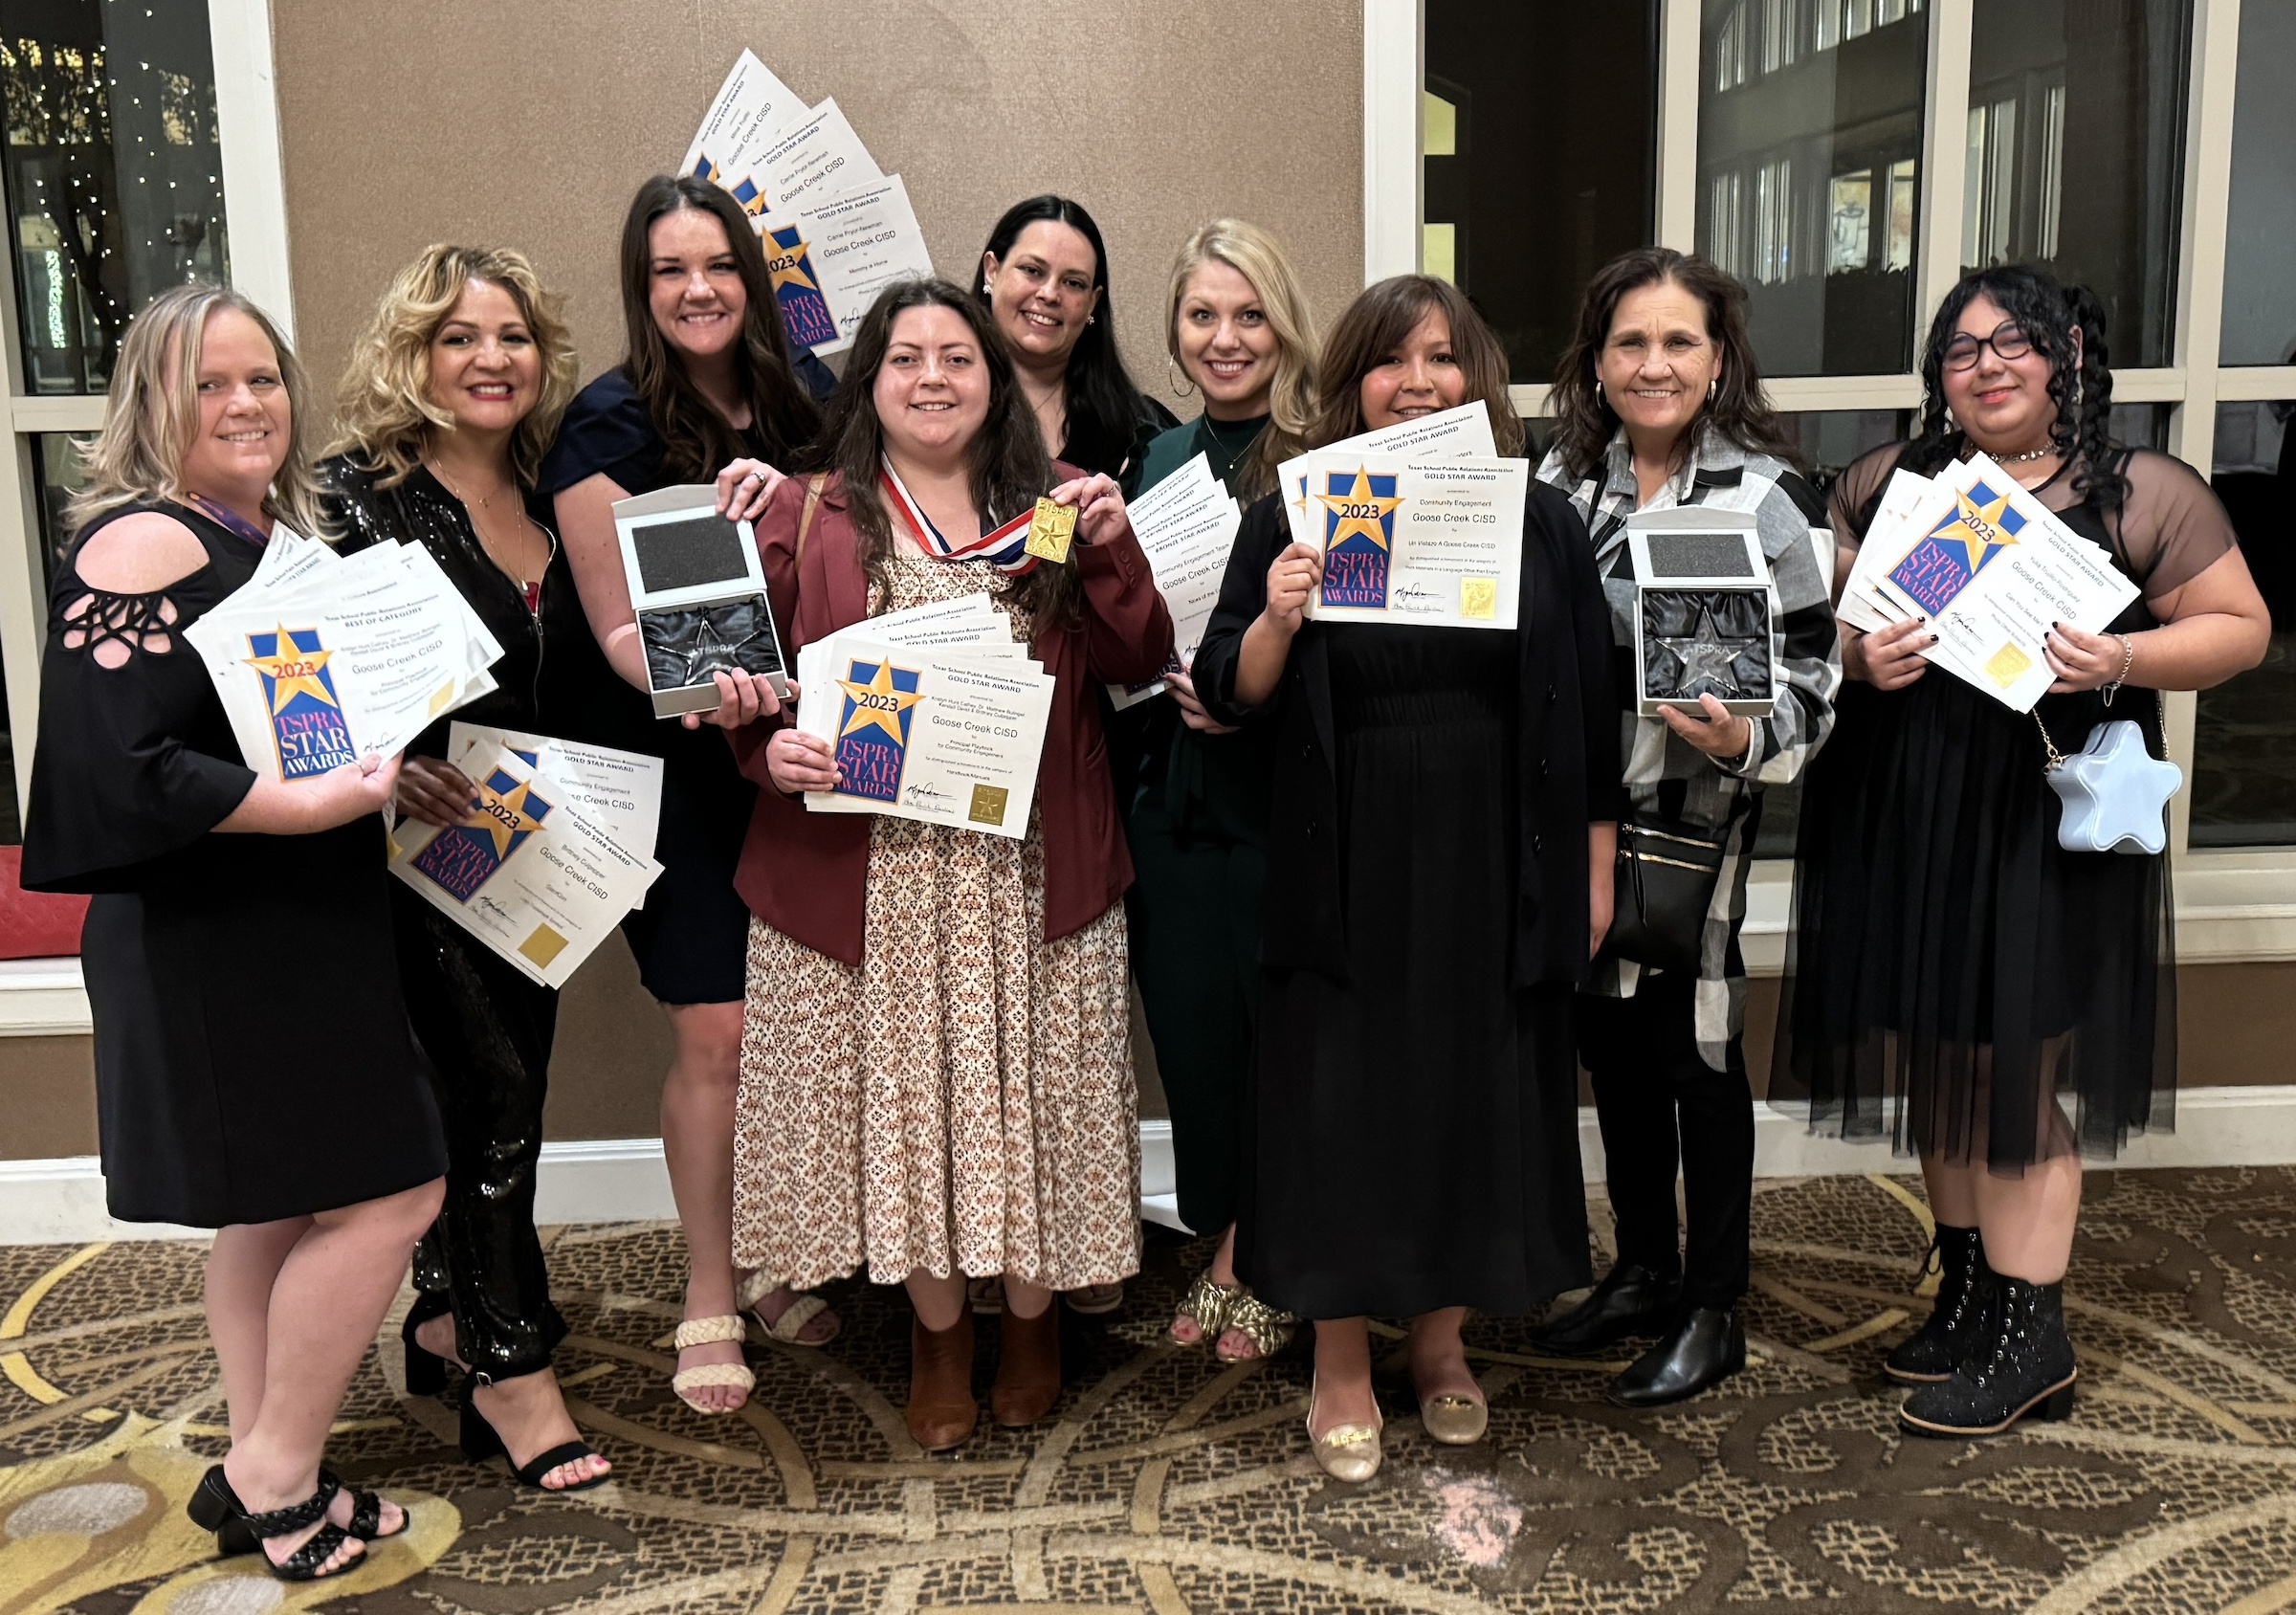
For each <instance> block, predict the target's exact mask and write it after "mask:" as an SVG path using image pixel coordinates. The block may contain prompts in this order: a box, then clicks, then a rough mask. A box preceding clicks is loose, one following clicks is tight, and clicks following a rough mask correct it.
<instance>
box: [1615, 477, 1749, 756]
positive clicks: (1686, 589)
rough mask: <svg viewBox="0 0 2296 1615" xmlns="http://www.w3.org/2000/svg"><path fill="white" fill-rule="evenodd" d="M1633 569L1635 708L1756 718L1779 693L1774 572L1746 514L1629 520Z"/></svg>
mask: <svg viewBox="0 0 2296 1615" xmlns="http://www.w3.org/2000/svg"><path fill="white" fill-rule="evenodd" d="M1626 542H1627V550H1628V554H1629V557H1630V558H1631V560H1632V563H1633V567H1634V665H1635V672H1636V677H1637V680H1638V685H1637V689H1636V691H1635V697H1636V703H1635V710H1636V711H1637V712H1639V713H1640V714H1642V716H1644V717H1645V718H1654V717H1656V716H1657V715H1658V709H1659V708H1660V707H1661V706H1671V707H1674V708H1677V709H1679V710H1683V711H1688V712H1697V711H1699V710H1700V708H1699V701H1698V697H1701V696H1711V697H1714V698H1715V699H1716V700H1718V701H1720V702H1721V703H1722V705H1723V708H1724V709H1725V710H1726V711H1729V712H1733V713H1738V714H1742V715H1744V716H1746V717H1758V716H1759V715H1760V714H1762V713H1766V712H1768V711H1769V710H1770V707H1771V703H1772V699H1773V696H1774V693H1775V685H1774V682H1773V680H1774V678H1775V670H1774V668H1773V666H1772V662H1771V646H1772V638H1771V634H1772V631H1774V630H1775V629H1776V627H1777V622H1776V613H1775V611H1774V609H1773V608H1772V604H1771V594H1770V569H1769V567H1768V565H1767V564H1765V563H1764V562H1763V559H1762V545H1761V539H1760V536H1759V534H1758V533H1757V532H1756V531H1755V518H1754V516H1753V515H1752V514H1751V513H1750V512H1745V511H1734V510H1714V509H1710V508H1708V507H1706V506H1703V505H1684V506H1680V507H1678V508H1676V509H1673V510H1664V511H1652V512H1648V513H1646V514H1644V515H1640V516H1636V517H1633V518H1632V519H1630V520H1628V521H1627V523H1626Z"/></svg>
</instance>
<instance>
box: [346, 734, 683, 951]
mask: <svg viewBox="0 0 2296 1615" xmlns="http://www.w3.org/2000/svg"><path fill="white" fill-rule="evenodd" d="M461 767H462V770H463V772H464V773H466V774H468V775H470V776H471V779H472V782H473V783H474V784H475V785H476V786H477V787H478V798H477V802H476V804H475V806H474V807H473V808H472V809H471V813H470V816H469V817H468V818H467V819H465V820H464V821H463V822H462V823H461V824H459V825H454V826H453V827H451V828H449V829H446V830H441V829H439V828H438V827H436V826H435V825H426V824H421V823H417V822H413V821H408V820H402V821H401V822H400V823H399V825H398V826H397V828H396V829H395V830H394V831H393V832H392V840H393V842H394V844H395V845H396V847H397V849H398V850H397V851H396V852H394V853H393V854H392V856H391V860H390V872H391V874H394V875H396V876H397V877H398V878H399V879H401V880H403V881H405V882H406V883H407V884H408V886H410V887H412V888H413V889H414V890H415V891H416V892H418V893H420V894H421V895H422V896H423V898H424V900H425V901H427V902H429V903H430V904H431V906H432V907H433V908H436V909H437V910H438V911H439V912H440V913H442V914H444V915H446V916H447V917H448V918H451V919H453V921H454V922H455V923H456V924H458V925H460V926H461V927H462V928H463V929H464V930H466V931H468V932H470V933H471V934H472V935H473V936H475V937H476V938H477V939H478V940H480V941H482V942H484V943H486V945H487V946H488V947H490V948H492V949H494V950H495V952H496V953H497V954H499V955H500V956H501V957H502V958H503V959H505V960H507V961H509V962H511V963H512V964H513V965H515V966H517V967H518V968H519V970H520V971H522V972H523V973H524V974H525V975H527V976H528V977H530V978H531V979H533V980H535V981H537V982H540V983H541V984H543V985H544V986H549V987H562V986H563V985H565V984H566V982H567V979H568V978H570V977H571V976H572V975H573V974H574V972H575V970H576V969H577V968H579V967H580V965H581V964H582V962H583V961H584V960H585V959H587V958H588V957H589V956H590V954H591V952H592V951H593V950H595V949H596V947H597V946H598V944H599V943H600V942H602V941H604V940H606V939H607V936H608V935H609V934H610V933H611V932H612V931H613V929H614V927H615V925H617V924H618V923H619V922H620V921H621V918H622V916H623V915H624V914H626V913H628V912H629V909H630V908H631V907H633V906H634V905H635V903H636V901H637V899H638V898H640V897H642V896H645V893H646V888H647V887H648V886H650V885H651V884H652V882H653V879H654V877H655V876H656V875H658V874H660V873H661V866H660V865H659V864H657V863H655V862H654V861H653V860H652V859H651V857H645V856H641V855H640V854H639V853H637V852H633V851H632V850H630V849H629V848H627V847H624V846H623V845H622V844H621V843H620V842H618V841H617V840H616V839H615V838H614V837H613V836H612V835H610V834H609V833H607V830H604V829H603V828H602V827H601V826H599V825H598V824H597V823H596V822H595V821H594V820H591V819H589V818H587V817H585V816H584V814H583V813H582V811H581V809H580V808H576V807H574V806H573V805H572V803H571V802H570V801H568V800H567V794H568V793H567V792H565V791H564V790H563V788H562V787H561V786H560V785H558V783H557V782H555V781H554V780H552V779H551V778H550V777H549V775H548V774H547V773H545V772H538V771H537V770H536V769H535V768H534V767H533V766H532V765H530V764H529V763H527V762H526V761H525V760H524V759H523V758H521V757H520V756H519V754H518V753H517V752H515V751H512V750H509V749H508V748H506V747H503V746H501V745H498V744H497V745H494V746H492V747H485V746H481V747H479V748H477V749H475V750H474V751H472V752H471V753H470V754H469V755H468V757H467V759H466V760H465V761H464V762H463V763H462V764H461Z"/></svg>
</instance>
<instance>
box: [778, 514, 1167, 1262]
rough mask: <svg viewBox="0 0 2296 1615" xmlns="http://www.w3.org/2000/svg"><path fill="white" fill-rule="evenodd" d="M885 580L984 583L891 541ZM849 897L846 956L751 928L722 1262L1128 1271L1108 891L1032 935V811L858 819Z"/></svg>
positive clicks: (1015, 625) (1123, 1045)
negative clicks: (1080, 920) (860, 929)
mask: <svg viewBox="0 0 2296 1615" xmlns="http://www.w3.org/2000/svg"><path fill="white" fill-rule="evenodd" d="M888 572H889V581H890V584H891V592H892V598H891V599H890V600H887V601H884V602H882V603H881V607H880V608H881V609H882V610H905V609H907V608H911V607H913V606H921V605H926V604H930V603H933V602H937V601H942V600H953V599H956V598H958V597H959V596H960V595H965V594H971V593H975V592H978V591H979V590H980V589H982V587H985V586H990V585H991V584H993V583H994V581H995V576H994V574H993V573H991V572H989V571H988V569H987V568H986V567H985V565H984V564H981V563H971V564H951V563H948V562H942V561H936V560H930V559H927V558H925V557H923V556H920V555H916V554H915V553H914V552H910V551H906V550H896V552H895V553H894V556H893V557H892V558H891V560H890V561H889V562H888ZM993 592H994V590H993V589H992V593H993ZM997 604H998V608H999V609H1000V610H1003V611H1004V612H1005V614H1006V615H1007V616H1009V617H1010V618H1011V619H1012V630H1013V637H1014V638H1015V639H1018V640H1021V641H1022V642H1024V643H1026V642H1027V641H1028V640H1029V639H1030V638H1031V637H1032V636H1033V632H1034V624H1033V623H1032V622H1031V621H1030V619H1029V614H1028V613H1027V611H1026V610H1025V609H1023V608H1019V607H1017V606H1015V605H1013V604H1012V603H1010V602H1008V601H1005V600H1004V599H1001V598H1000V599H999V600H998V602H997ZM865 904H866V906H865V911H864V912H865V915H866V929H865V931H864V940H863V943H862V958H861V962H860V964H859V965H857V966H856V965H850V964H846V963H844V962H841V961H838V960H834V959H830V958H828V957H827V956H826V955H823V954H819V953H816V952H814V951H813V950H812V949H811V948H808V947H806V946H804V945H803V944H802V943H799V942H797V941H794V940H791V939H790V938H788V937H785V936H784V935H783V934H782V933H781V932H779V931H776V930H774V929H773V928H772V927H771V926H769V925H767V924H766V923H765V922H764V921H763V920H753V921H752V922H751V925H750V934H749V993H748V1010H747V1015H746V1019H745V1024H744V1026H743V1029H742V1039H741V1087H740V1097H739V1099H738V1100H737V1108H736V1116H735V1126H734V1259H735V1261H736V1262H737V1263H738V1264H740V1266H742V1267H756V1268H759V1269H762V1271H763V1272H765V1273H766V1274H767V1275H768V1276H770V1277H771V1278H773V1279H775V1280H776V1281H779V1282H782V1283H786V1284H790V1285H794V1286H797V1287H799V1288H804V1287H806V1286H809V1285H814V1284H818V1283H821V1282H822V1281H823V1280H825V1279H829V1278H834V1277H838V1276H841V1275H843V1274H846V1273H850V1272H853V1271H854V1270H855V1269H856V1268H858V1267H860V1266H861V1265H862V1264H863V1263H867V1265H868V1267H869V1270H870V1275H871V1277H872V1278H873V1279H875V1280H876V1281H878V1282H879V1283H887V1284H892V1283H898V1282H899V1281H900V1280H902V1279H904V1278H906V1277H907V1276H908V1275H909V1274H910V1273H911V1272H917V1271H920V1270H921V1271H922V1272H928V1273H931V1274H933V1275H934V1276H936V1277H943V1278H945V1277H948V1276H949V1275H950V1274H951V1273H952V1272H961V1273H964V1274H967V1275H969V1276H974V1277H981V1276H985V1275H988V1274H992V1273H1009V1274H1011V1275H1013V1276H1014V1277H1017V1278H1020V1279H1024V1280H1027V1281H1028V1282H1030V1283H1034V1284H1041V1285H1045V1286H1048V1287H1049V1288H1051V1289H1054V1290H1073V1289H1079V1288H1081V1287H1083V1286H1085V1285H1091V1284H1106V1283H1110V1282H1113V1281H1115V1280H1117V1279H1121V1278H1124V1277H1126V1276H1128V1275H1130V1274H1131V1273H1133V1272H1137V1271H1138V1268H1139V1255H1140V1231H1139V1186H1140V1148H1139V1127H1138V1119H1137V1113H1138V1095H1137V1090H1136V1088H1135V1086H1134V1082H1133V1072H1132V1037H1131V1000H1130V994H1129V988H1128V985H1127V982H1126V975H1125V971H1126V958H1125V931H1124V911H1123V907H1122V905H1121V904H1112V905H1110V907H1109V909H1108V910H1107V912H1105V913H1104V914H1102V915H1100V916H1099V917H1098V918H1095V919H1093V921H1092V922H1091V923H1090V924H1088V925H1086V926H1085V927H1084V928H1083V929H1082V930H1080V931H1077V932H1074V933H1072V934H1071V935H1069V936H1066V937H1063V938H1061V939H1060V940H1057V941H1051V942H1048V941H1046V940H1045V850H1044V840H1043V834H1042V830H1041V827H1040V825H1039V824H1038V822H1037V819H1036V816H1035V814H1034V813H1033V812H1032V813H1031V816H1030V823H1029V830H1028V835H1027V839H1026V840H1021V841H1015V840H1012V839H1010V838H1008V837H1004V836H997V835H985V834H982V833H981V832H979V831H976V830H958V829H954V828H950V827H946V826H940V825H923V824H917V823H915V822H914V821H911V820H907V819H892V818H880V819H877V820H875V821H874V822H873V824H872V827H871V835H870V847H869V879H868V891H867V896H866V899H865Z"/></svg>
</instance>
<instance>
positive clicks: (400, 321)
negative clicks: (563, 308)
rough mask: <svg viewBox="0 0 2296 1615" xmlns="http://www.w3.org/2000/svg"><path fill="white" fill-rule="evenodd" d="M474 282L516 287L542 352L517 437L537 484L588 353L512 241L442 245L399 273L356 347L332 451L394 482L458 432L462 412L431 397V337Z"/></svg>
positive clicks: (523, 476)
mask: <svg viewBox="0 0 2296 1615" xmlns="http://www.w3.org/2000/svg"><path fill="white" fill-rule="evenodd" d="M474 280H483V281H485V282H486V283H487V284H489V285H491V286H499V287H500V288H502V290H503V291H505V292H508V293H509V294H510V299H511V301H513V302H515V303H517V304H518V305H519V319H520V320H522V321H525V322H526V329H527V330H528V331H529V332H531V333H532V334H533V336H534V345H535V350H536V352H537V353H538V354H539V355H540V357H541V397H540V398H538V399H537V400H536V401H535V406H534V408H533V409H529V410H527V411H526V417H525V419H523V420H521V421H519V425H518V430H517V431H515V432H513V433H512V435H511V440H510V464H511V470H512V471H513V472H514V473H515V474H516V475H517V476H518V478H519V482H520V483H521V484H523V485H524V486H526V487H532V486H533V485H534V479H535V477H536V476H537V475H538V474H540V472H541V468H542V456H543V455H544V454H547V453H548V452H549V449H550V440H551V439H552V438H554V437H556V436H557V435H558V423H559V418H560V417H561V416H563V414H564V413H565V412H566V406H567V405H568V404H571V403H572V402H573V401H574V392H575V388H576V387H577V385H578V383H579V381H580V378H581V361H580V360H579V359H578V358H577V357H576V355H575V352H574V339H573V337H572V335H571V334H570V333H569V332H568V331H567V329H566V324H565V321H563V320H562V319H560V318H559V305H560V302H561V299H559V298H558V297H557V296H556V295H555V294H553V293H550V292H545V291H543V290H542V285H541V280H540V279H538V278H537V277H536V276H535V273H534V265H533V264H532V263H531V262H529V261H528V260H527V257H526V254H523V253H519V252H513V251H512V250H510V249H509V248H506V247H503V248H497V247H456V246H452V245H448V244H445V243H440V244H438V245H434V246H430V247H426V248H424V249H423V251H422V254H421V255H420V256H419V257H417V258H416V259H415V260H414V262H412V263H410V264H408V266H407V267H406V268H405V269H403V270H401V271H400V272H399V275H398V278H397V279H395V280H393V281H392V282H391V283H390V289H389V290H388V291H386V292H385V293H384V294H383V300H382V301H381V302H380V303H378V304H377V305H376V307H375V317H374V319H373V321H370V322H369V323H368V325H367V327H366V330H365V332H364V334H363V335H362V336H361V337H360V338H359V341H358V343H356V344H355V345H354V346H353V347H352V349H351V362H350V365H349V367H348V368H347V369H345V370H344V371H343V375H342V387H341V389H340V391H339V392H338V394H337V397H336V405H335V442H334V444H333V445H332V446H331V447H330V448H329V449H328V451H327V453H329V454H348V455H349V456H351V457H352V458H353V459H355V460H357V461H358V462H359V463H360V464H361V465H363V466H364V467H365V468H366V469H367V470H369V471H372V472H375V473H377V474H379V476H380V477H381V480H382V483H383V485H384V486H385V487H386V488H387V487H390V486H392V485H393V484H395V483H398V482H403V481H405V480H406V478H407V476H408V473H410V472H412V471H413V470H414V468H415V467H416V466H418V465H420V464H421V463H422V460H423V455H424V454H425V453H426V452H427V451H428V448H429V445H430V442H431V434H432V433H433V432H441V431H453V430H454V417H453V415H452V414H450V413H448V412H447V411H446V410H444V409H440V408H439V407H438V406H437V405H436V404H433V403H431V397H430V393H431V343H432V342H433V341H434V340H435V339H436V338H437V336H438V331H439V327H440V326H442V325H444V324H445V323H446V322H447V316H448V315H450V314H452V313H453V311H454V305H455V304H456V303H457V302H459V301H460V300H461V299H462V294H463V292H464V290H465V289H466V288H468V287H469V285H470V283H471V282H472V281H474Z"/></svg>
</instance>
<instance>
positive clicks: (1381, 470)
mask: <svg viewBox="0 0 2296 1615" xmlns="http://www.w3.org/2000/svg"><path fill="white" fill-rule="evenodd" d="M1277 485H1278V486H1279V487H1281V488H1282V490H1283V492H1284V500H1285V504H1286V507H1287V514H1288V515H1289V517H1290V520H1291V538H1292V541H1293V542H1297V543H1303V544H1306V545H1307V546H1308V547H1309V548H1311V549H1313V550H1314V551H1316V552H1317V553H1318V554H1320V555H1321V556H1322V557H1323V583H1322V586H1320V587H1319V588H1318V589H1317V591H1316V593H1315V595H1314V598H1313V599H1311V600H1310V601H1309V602H1308V615H1310V616H1312V617H1314V618H1316V619H1317V620H1319V621H1330V622H1362V623H1407V624H1411V625H1413V626H1415V627H1421V628H1512V627H1514V621H1515V606H1516V601H1517V598H1518V595H1519V590H1520V580H1521V577H1522V565H1523V500H1524V498H1525V497H1526V496H1527V495H1528V493H1529V491H1530V486H1531V462H1530V461H1529V460H1523V459H1506V458H1501V457H1500V456H1499V454H1498V452H1497V447H1496V445H1495V443H1494V441H1493V439H1492V437H1491V432H1490V413H1489V411H1487V410H1486V409H1484V407H1483V406H1482V405H1481V404H1480V403H1474V404H1462V405H1461V406H1460V407H1459V408H1458V409H1446V410H1444V411H1443V412H1442V413H1440V414H1434V415H1424V416H1422V417H1420V418H1419V419H1417V420H1408V421H1402V422H1399V423H1398V424H1397V425H1395V426H1391V427H1382V428H1380V430H1379V431H1367V432H1364V433H1363V434H1362V435H1361V436H1359V437H1350V438H1346V439H1344V440H1342V441H1340V442H1337V443H1334V444H1331V445H1330V446H1328V447H1326V448H1322V449H1318V450H1315V451H1314V452H1313V453H1311V454H1302V455H1300V456H1299V457H1298V458H1297V459H1292V460H1287V461H1285V462H1284V464H1283V466H1282V467H1281V469H1280V470H1279V471H1278V473H1277Z"/></svg>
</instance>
